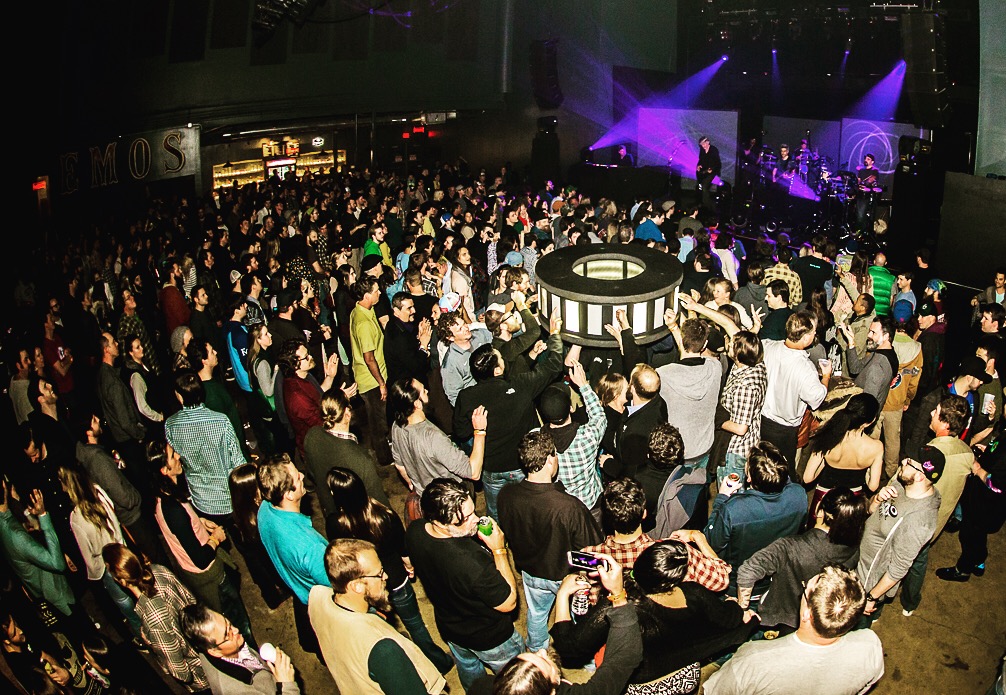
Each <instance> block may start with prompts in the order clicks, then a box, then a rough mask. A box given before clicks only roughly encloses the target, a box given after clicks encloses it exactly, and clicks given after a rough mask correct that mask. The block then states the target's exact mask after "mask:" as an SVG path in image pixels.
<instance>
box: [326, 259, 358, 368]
mask: <svg viewBox="0 0 1006 695" xmlns="http://www.w3.org/2000/svg"><path fill="white" fill-rule="evenodd" d="M336 275H337V277H338V278H339V287H338V288H337V289H336V290H335V295H334V296H333V297H332V301H333V303H334V304H335V322H336V325H337V326H338V330H339V342H340V343H341V344H342V349H343V350H344V351H345V353H346V354H347V355H351V354H353V349H352V344H351V341H350V337H349V315H350V314H351V313H352V312H353V307H355V306H356V300H355V299H353V292H352V289H353V285H355V284H356V280H357V274H356V268H354V267H353V266H351V265H350V264H349V263H343V264H342V265H340V266H339V267H338V268H336Z"/></svg>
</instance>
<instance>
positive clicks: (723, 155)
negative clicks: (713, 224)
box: [636, 108, 737, 188]
mask: <svg viewBox="0 0 1006 695" xmlns="http://www.w3.org/2000/svg"><path fill="white" fill-rule="evenodd" d="M636 123H637V133H636V142H637V143H638V148H639V149H638V156H637V160H636V161H637V164H639V165H640V166H667V163H668V160H670V159H671V157H673V166H674V168H675V170H677V171H679V172H681V178H682V184H684V187H685V188H694V187H695V166H696V164H698V161H699V138H701V137H702V136H703V135H704V136H706V137H708V138H709V140H710V141H711V142H712V144H713V145H714V146H715V147H716V148H717V149H719V151H720V159H721V160H722V161H723V172H722V173H721V174H720V176H721V177H722V178H723V180H724V181H729V182H730V183H733V182H734V171H735V165H736V160H737V112H736V111H697V110H692V109H648V108H641V109H639V116H638V119H637V122H636ZM689 182H691V185H690V186H689V185H688V183H689Z"/></svg>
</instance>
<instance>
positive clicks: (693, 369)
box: [657, 357, 723, 459]
mask: <svg viewBox="0 0 1006 695" xmlns="http://www.w3.org/2000/svg"><path fill="white" fill-rule="evenodd" d="M657 374H659V375H660V396H661V397H662V398H663V399H664V402H665V403H667V421H668V422H669V423H670V424H672V425H674V426H675V427H677V428H678V431H679V432H680V433H681V438H682V440H684V443H685V459H693V458H696V457H698V456H702V455H703V454H706V453H708V452H709V450H710V449H711V448H712V446H713V435H714V434H715V428H716V423H715V420H716V403H717V402H718V401H719V393H720V379H721V377H722V376H723V368H722V367H721V366H720V363H719V361H718V360H714V359H711V358H709V357H686V358H685V359H683V360H681V361H680V362H678V363H676V364H666V365H664V366H663V367H659V368H658V369H657Z"/></svg>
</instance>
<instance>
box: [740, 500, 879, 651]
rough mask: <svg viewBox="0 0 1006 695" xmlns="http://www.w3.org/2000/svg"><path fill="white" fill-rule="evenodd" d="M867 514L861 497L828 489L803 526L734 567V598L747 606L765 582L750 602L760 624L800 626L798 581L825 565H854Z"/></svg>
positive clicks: (786, 629)
mask: <svg viewBox="0 0 1006 695" xmlns="http://www.w3.org/2000/svg"><path fill="white" fill-rule="evenodd" d="M867 517H869V511H868V510H867V502H866V498H865V497H864V496H862V495H857V494H855V493H854V492H852V490H849V489H848V488H844V487H836V488H834V489H832V490H829V491H828V492H827V494H825V495H824V497H823V498H822V499H821V504H820V505H818V508H817V512H816V513H815V514H814V525H813V526H812V527H811V528H810V529H809V530H808V531H806V532H805V533H802V534H800V535H798V536H787V537H786V538H780V539H778V540H776V541H773V542H772V543H770V544H769V545H768V546H767V547H765V548H762V549H761V550H759V551H758V552H757V553H755V554H754V555H752V556H751V557H749V558H748V559H747V560H745V561H744V563H743V564H742V565H741V566H740V567H739V568H738V569H737V601H738V602H739V603H740V605H741V606H742V607H743V608H747V607H749V605H750V604H751V600H752V595H753V594H755V593H757V594H759V595H760V594H762V593H763V592H764V590H765V589H766V588H768V587H769V586H771V589H772V590H771V591H769V592H768V593H767V594H764V598H763V599H762V600H761V602H760V604H759V605H757V607H756V610H757V611H758V615H760V616H761V621H762V624H763V625H765V626H776V629H777V630H780V631H782V632H784V633H789V632H792V631H793V630H795V629H796V628H798V627H800V598H801V597H802V595H803V590H804V583H805V582H807V581H808V580H809V579H810V578H811V577H813V576H815V575H816V574H818V573H819V572H820V571H821V568H822V567H824V566H825V565H831V564H837V565H842V566H843V567H855V566H856V563H858V562H859V542H860V541H861V540H862V538H863V529H864V528H866V519H867ZM769 579H771V585H769V584H768V580H769Z"/></svg>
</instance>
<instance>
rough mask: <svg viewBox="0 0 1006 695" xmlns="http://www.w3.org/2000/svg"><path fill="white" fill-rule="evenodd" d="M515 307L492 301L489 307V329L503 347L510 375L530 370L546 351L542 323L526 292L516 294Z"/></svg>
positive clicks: (495, 345) (496, 345) (502, 351)
mask: <svg viewBox="0 0 1006 695" xmlns="http://www.w3.org/2000/svg"><path fill="white" fill-rule="evenodd" d="M512 296H513V301H514V306H513V309H511V310H509V311H507V308H506V307H505V306H503V305H502V304H490V305H489V308H488V309H486V316H485V322H486V328H488V329H489V330H490V331H491V332H492V334H493V347H494V348H495V349H497V350H499V353H500V355H502V356H503V361H504V362H505V363H506V364H507V366H508V368H509V372H510V376H515V375H517V374H523V373H526V372H530V371H531V370H532V369H533V368H534V361H535V360H536V359H537V358H538V355H540V354H541V353H543V352H545V347H546V346H545V341H544V340H539V338H540V337H541V326H539V325H538V320H537V319H536V318H535V316H534V314H532V313H531V310H530V309H529V308H528V303H527V298H526V297H525V296H524V293H523V292H514V293H513V295H512Z"/></svg>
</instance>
